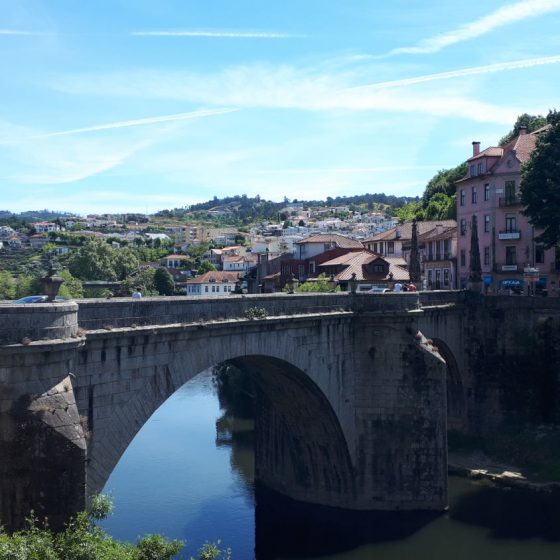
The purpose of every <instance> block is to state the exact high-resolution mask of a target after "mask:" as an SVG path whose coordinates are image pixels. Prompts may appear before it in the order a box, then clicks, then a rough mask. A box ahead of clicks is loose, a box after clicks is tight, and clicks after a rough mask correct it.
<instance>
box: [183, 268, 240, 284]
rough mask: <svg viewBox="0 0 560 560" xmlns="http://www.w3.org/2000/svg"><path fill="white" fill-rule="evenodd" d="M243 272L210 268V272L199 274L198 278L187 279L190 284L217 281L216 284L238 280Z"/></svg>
mask: <svg viewBox="0 0 560 560" xmlns="http://www.w3.org/2000/svg"><path fill="white" fill-rule="evenodd" d="M241 276H242V275H241V274H240V273H239V272H230V271H224V270H210V271H209V272H205V273H204V274H203V275H202V276H197V277H196V278H192V279H190V280H187V283H188V284H206V283H208V282H215V283H216V284H219V283H227V282H233V283H235V282H237V280H238V279H239V278H241Z"/></svg>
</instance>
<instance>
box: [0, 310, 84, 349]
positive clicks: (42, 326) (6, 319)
mask: <svg viewBox="0 0 560 560" xmlns="http://www.w3.org/2000/svg"><path fill="white" fill-rule="evenodd" d="M77 333H78V305H77V304H76V303H74V302H65V303H37V304H26V305H18V304H14V303H2V304H1V305H0V346H6V345H11V344H28V343H30V342H32V341H35V340H55V339H66V338H73V337H76V336H77Z"/></svg>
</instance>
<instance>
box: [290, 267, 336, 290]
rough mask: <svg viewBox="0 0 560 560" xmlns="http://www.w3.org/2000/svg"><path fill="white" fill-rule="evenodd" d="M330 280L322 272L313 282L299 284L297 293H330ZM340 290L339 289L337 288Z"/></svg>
mask: <svg viewBox="0 0 560 560" xmlns="http://www.w3.org/2000/svg"><path fill="white" fill-rule="evenodd" d="M331 289H332V288H331V284H330V278H329V277H328V276H327V275H326V274H325V273H324V272H322V273H321V274H319V276H317V278H316V279H315V280H313V281H307V282H304V283H302V284H299V285H298V287H297V288H296V290H295V291H296V292H303V293H306V292H330V291H331ZM337 289H338V287H337Z"/></svg>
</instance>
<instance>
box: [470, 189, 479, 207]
mask: <svg viewBox="0 0 560 560" xmlns="http://www.w3.org/2000/svg"><path fill="white" fill-rule="evenodd" d="M471 200H472V203H473V204H476V203H477V202H478V188H477V187H473V188H472V199H471Z"/></svg>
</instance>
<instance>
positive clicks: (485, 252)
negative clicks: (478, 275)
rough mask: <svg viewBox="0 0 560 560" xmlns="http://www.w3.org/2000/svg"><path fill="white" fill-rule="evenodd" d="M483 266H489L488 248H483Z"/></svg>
mask: <svg viewBox="0 0 560 560" xmlns="http://www.w3.org/2000/svg"><path fill="white" fill-rule="evenodd" d="M484 264H490V247H484Z"/></svg>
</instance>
